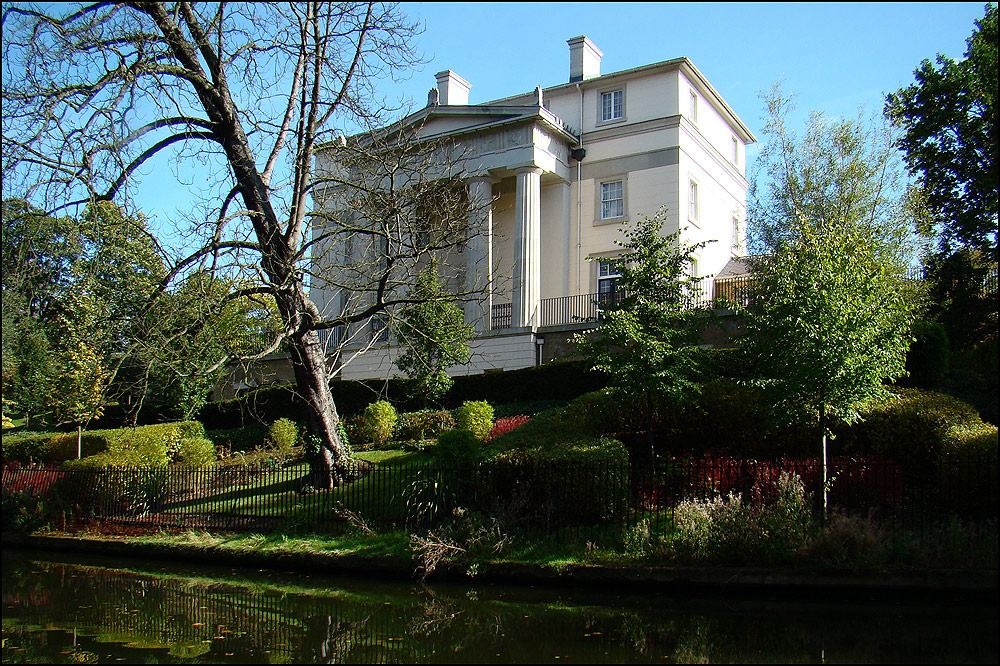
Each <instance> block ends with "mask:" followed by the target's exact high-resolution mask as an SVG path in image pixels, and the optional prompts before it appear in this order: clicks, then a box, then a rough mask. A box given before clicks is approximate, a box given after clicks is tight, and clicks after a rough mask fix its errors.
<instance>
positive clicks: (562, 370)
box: [198, 361, 607, 430]
mask: <svg viewBox="0 0 1000 666" xmlns="http://www.w3.org/2000/svg"><path fill="white" fill-rule="evenodd" d="M454 380H455V383H454V384H453V385H452V387H451V390H449V391H448V393H446V394H445V396H444V398H442V406H444V407H447V408H451V409H454V408H456V407H459V406H460V405H461V404H462V403H463V402H466V401H475V400H485V401H487V402H489V403H491V404H495V405H499V404H506V403H511V402H534V401H548V400H569V399H572V398H576V397H577V396H580V395H582V394H584V393H587V392H588V391H596V390H597V389H600V388H603V387H604V386H606V385H607V378H606V376H605V375H603V374H602V373H598V372H594V371H592V370H589V369H588V367H587V365H586V364H585V363H583V362H582V361H557V362H553V363H546V364H544V365H540V366H537V367H532V368H523V369H521V370H509V371H507V372H488V373H484V374H481V375H467V376H459V377H455V378H454ZM405 382H406V380H405V379H403V378H399V377H395V378H392V379H388V380H378V381H374V380H373V381H349V380H338V381H333V382H331V383H330V392H331V393H332V394H333V401H334V404H336V405H337V411H338V413H339V414H340V415H341V416H342V417H351V416H355V415H358V414H360V413H361V412H363V411H364V409H365V407H366V406H368V405H369V404H371V403H372V402H373V401H374V400H378V399H386V397H385V396H389V397H388V398H387V399H388V400H389V402H391V403H392V404H393V406H395V407H396V409H397V411H404V412H405V411H416V410H419V409H421V407H422V405H420V404H419V403H418V402H417V401H416V400H413V399H411V398H408V397H406V384H405ZM280 418H287V419H291V420H293V421H299V422H302V421H306V420H307V418H306V405H305V403H304V402H303V401H302V399H301V398H300V397H299V396H298V395H297V393H296V390H295V387H294V386H293V385H283V386H271V387H268V388H262V389H258V390H256V391H252V392H250V393H247V394H246V395H244V396H242V397H240V398H235V399H233V400H225V401H219V402H210V403H208V404H207V405H205V407H203V408H202V410H201V411H200V412H199V414H198V420H199V421H201V422H202V423H204V424H205V427H206V428H208V429H209V430H228V429H232V428H241V427H243V426H245V425H251V424H265V425H266V424H270V423H273V422H274V421H276V420H277V419H280Z"/></svg>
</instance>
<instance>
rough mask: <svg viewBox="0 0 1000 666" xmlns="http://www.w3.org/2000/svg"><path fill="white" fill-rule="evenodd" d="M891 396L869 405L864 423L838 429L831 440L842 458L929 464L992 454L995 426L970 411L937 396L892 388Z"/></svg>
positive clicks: (943, 396) (951, 400)
mask: <svg viewBox="0 0 1000 666" xmlns="http://www.w3.org/2000/svg"><path fill="white" fill-rule="evenodd" d="M892 393H893V394H894V397H893V398H889V399H887V400H883V401H881V402H879V403H877V404H875V405H872V406H871V407H869V408H868V409H867V410H865V412H864V413H863V417H864V420H863V421H860V422H858V423H855V424H852V425H850V426H845V427H842V428H840V429H839V431H838V433H837V439H836V440H834V441H835V442H836V443H837V445H838V448H839V449H840V450H841V451H842V452H843V453H847V454H855V453H858V454H878V455H884V456H886V457H889V458H895V459H897V460H901V461H903V460H907V461H913V462H917V463H921V462H923V463H933V462H936V461H938V460H940V459H942V458H943V457H948V456H955V455H964V454H969V453H972V454H975V455H994V456H995V455H996V454H997V427H996V426H995V425H991V424H989V423H984V422H983V420H982V419H981V418H980V417H979V414H978V412H976V410H975V408H974V407H972V406H971V405H969V404H968V403H966V402H962V401H961V400H959V399H957V398H953V397H951V396H949V395H945V394H943V393H935V392H933V391H921V390H920V389H912V388H893V389H892Z"/></svg>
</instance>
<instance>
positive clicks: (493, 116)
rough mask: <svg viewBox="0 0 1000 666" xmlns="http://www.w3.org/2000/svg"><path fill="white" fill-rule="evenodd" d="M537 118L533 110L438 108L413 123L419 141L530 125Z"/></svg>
mask: <svg viewBox="0 0 1000 666" xmlns="http://www.w3.org/2000/svg"><path fill="white" fill-rule="evenodd" d="M536 116H537V109H536V108H533V107H527V108H524V107H508V108H506V109H493V108H483V107H441V108H439V109H434V110H429V111H428V113H427V114H426V115H425V116H424V117H423V118H422V119H419V120H417V121H416V122H415V125H416V126H417V127H418V128H419V129H418V130H417V135H418V136H419V137H420V138H424V139H426V138H431V137H443V136H448V135H462V134H467V133H470V132H479V131H485V130H489V129H491V128H494V127H498V126H501V125H510V124H512V123H517V122H518V121H521V120H523V121H525V122H528V121H531V120H534V119H535V118H536Z"/></svg>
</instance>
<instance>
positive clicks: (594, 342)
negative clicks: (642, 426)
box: [575, 210, 708, 453]
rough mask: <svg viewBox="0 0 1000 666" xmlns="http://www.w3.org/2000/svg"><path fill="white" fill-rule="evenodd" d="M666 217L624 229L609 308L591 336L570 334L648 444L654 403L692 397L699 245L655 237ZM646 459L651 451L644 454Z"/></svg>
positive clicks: (702, 321) (700, 315)
mask: <svg viewBox="0 0 1000 666" xmlns="http://www.w3.org/2000/svg"><path fill="white" fill-rule="evenodd" d="M666 221H667V213H666V211H665V210H660V211H659V212H658V213H657V215H655V216H653V217H649V216H642V217H640V218H639V219H638V220H637V221H635V222H631V223H627V224H626V226H625V228H624V229H623V231H622V234H623V235H624V237H625V238H624V240H623V241H618V245H619V247H621V248H622V252H621V254H619V255H618V256H617V257H614V258H611V259H602V261H607V262H609V263H610V264H611V265H612V266H613V267H614V268H615V269H616V270H617V272H618V274H619V275H620V276H621V277H619V278H618V282H617V284H616V289H617V292H618V294H619V295H620V298H619V299H618V302H617V303H614V304H610V305H604V304H601V308H602V312H601V326H600V328H599V329H598V331H597V333H596V335H587V334H577V336H576V337H575V342H576V343H577V345H578V349H579V350H580V353H581V354H583V356H584V357H585V358H586V359H587V360H588V362H589V363H590V364H591V365H592V367H593V368H594V369H595V370H600V371H602V372H604V373H606V374H607V375H608V377H609V378H610V384H611V385H612V386H614V387H615V389H616V390H617V391H618V392H620V394H621V395H622V396H624V397H625V398H627V399H632V400H634V401H635V405H636V406H637V407H639V408H640V409H644V410H645V417H646V419H645V420H646V422H647V430H646V431H647V434H648V435H649V437H648V439H649V444H650V447H651V446H652V435H653V424H652V421H653V419H654V415H655V412H656V408H657V405H658V404H661V403H665V404H667V405H670V406H672V407H680V406H682V405H684V404H686V403H688V402H690V401H692V400H693V399H694V398H695V397H696V396H697V395H698V392H699V391H700V386H701V385H700V384H699V382H698V379H699V375H700V362H701V359H702V354H701V349H700V348H699V347H698V345H699V343H700V342H701V336H700V330H701V329H702V328H703V327H704V326H705V325H706V324H707V321H708V320H707V319H706V318H705V312H704V310H701V309H699V307H698V306H699V304H700V301H701V298H700V296H701V290H700V288H699V285H698V281H697V280H696V279H695V278H694V277H692V276H691V266H692V265H693V262H694V259H693V255H694V253H695V252H697V251H698V250H699V249H701V248H702V247H704V246H705V243H698V244H696V245H687V246H685V245H681V244H680V243H679V233H673V234H668V235H663V233H662V231H663V227H664V225H665V224H666ZM650 453H651V451H650Z"/></svg>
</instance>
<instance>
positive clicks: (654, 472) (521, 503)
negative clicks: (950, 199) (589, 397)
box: [3, 456, 997, 540]
mask: <svg viewBox="0 0 1000 666" xmlns="http://www.w3.org/2000/svg"><path fill="white" fill-rule="evenodd" d="M351 472H352V476H353V480H352V481H350V482H349V483H346V484H344V485H343V486H341V487H338V488H335V489H333V490H325V491H317V490H315V486H316V485H319V484H317V483H316V481H315V478H314V477H313V476H312V475H311V474H310V472H309V469H308V466H306V465H305V464H300V465H298V466H295V467H287V468H283V469H274V470H264V469H249V468H239V467H219V468H215V469H205V470H186V469H107V470H80V469H62V468H51V467H26V468H15V467H7V468H5V469H4V470H3V490H4V495H5V497H8V494H9V493H24V494H29V495H31V496H32V497H35V498H38V499H40V500H41V503H42V506H43V507H44V510H46V511H48V512H49V514H50V516H58V517H61V518H60V519H61V520H63V521H64V522H66V523H67V524H70V523H79V522H86V521H94V520H96V521H113V522H118V523H126V524H130V525H140V526H149V527H177V528H204V529H222V530H237V531H238V530H254V531H260V532H273V531H279V530H289V529H301V530H306V531H309V532H326V531H335V530H337V529H341V528H342V527H343V526H344V524H345V521H350V522H359V521H363V522H364V523H365V524H366V525H368V526H369V527H371V528H373V529H380V530H388V529H394V528H406V529H412V528H415V527H418V526H428V525H431V524H434V523H435V522H437V521H440V520H441V519H443V518H445V517H447V516H449V515H451V513H452V511H453V510H454V509H455V508H456V507H459V506H461V507H466V508H468V509H472V510H476V511H480V512H482V513H484V514H486V515H490V516H494V517H497V518H498V519H500V520H501V521H502V522H504V523H505V524H507V525H511V526H516V527H517V529H519V530H521V531H523V532H525V533H529V534H530V533H543V534H563V535H567V536H569V537H571V538H586V539H588V540H599V539H600V538H604V537H614V536H615V535H620V534H621V530H622V529H623V528H625V527H627V526H629V525H634V524H635V523H636V522H637V521H646V523H647V525H648V526H649V528H650V529H651V530H652V531H655V532H658V533H667V532H669V530H670V529H671V526H672V525H673V521H674V518H675V512H676V510H677V507H678V506H679V505H680V504H681V503H683V502H694V501H699V502H704V501H708V500H712V499H713V498H720V497H727V496H728V495H729V494H730V493H739V494H740V495H741V496H742V498H743V501H744V503H748V502H749V503H752V504H756V505H760V506H767V505H769V504H771V503H773V502H775V501H776V494H777V493H780V492H781V490H780V486H781V484H780V483H779V479H780V477H781V474H782V473H783V472H784V473H789V474H795V475H797V476H798V477H799V478H800V479H801V481H802V483H803V485H804V487H805V490H806V492H808V493H810V495H811V500H810V501H811V502H812V507H813V509H814V510H815V511H817V515H818V511H819V507H820V497H821V486H820V484H821V478H822V469H821V466H820V463H819V462H818V461H817V460H781V461H771V462H760V461H749V460H740V459H736V458H727V457H716V458H700V459H697V460H678V459H672V460H669V461H662V460H661V461H659V462H658V463H656V464H654V465H642V466H639V465H635V464H628V463H621V462H614V463H611V462H608V463H593V464H582V463H573V464H570V463H565V462H558V463H557V462H553V463H544V464H543V463H531V464H528V463H518V462H503V461H499V462H490V463H484V464H481V465H478V466H475V467H471V466H465V467H449V466H440V465H432V464H381V465H375V464H368V463H358V464H357V465H356V466H355V467H354V468H353V469H352V470H351ZM828 474H829V476H830V478H831V479H833V480H834V481H833V483H832V486H831V488H830V493H829V498H830V507H831V510H836V511H842V512H847V513H852V514H858V515H865V516H868V515H870V516H872V517H873V518H874V519H876V520H877V521H878V522H879V523H880V524H881V525H882V526H883V527H884V528H885V529H887V530H888V531H889V532H890V533H891V534H897V533H901V532H902V531H907V532H910V533H916V534H923V533H924V532H925V531H926V530H928V529H930V528H931V527H932V526H934V525H936V524H940V523H941V521H943V520H953V519H956V518H957V519H960V520H965V521H973V522H976V521H979V522H981V521H989V520H992V521H994V523H995V521H996V517H997V459H996V457H995V456H993V457H990V458H963V459H957V460H950V461H946V462H941V463H939V464H936V465H933V466H927V465H924V466H919V465H914V464H903V463H897V462H893V461H890V460H885V459H876V458H843V459H835V460H832V461H830V463H829V469H828ZM6 510H7V509H6V507H5V511H6Z"/></svg>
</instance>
